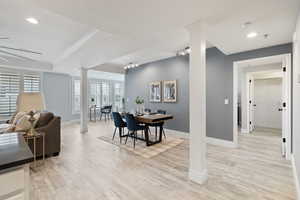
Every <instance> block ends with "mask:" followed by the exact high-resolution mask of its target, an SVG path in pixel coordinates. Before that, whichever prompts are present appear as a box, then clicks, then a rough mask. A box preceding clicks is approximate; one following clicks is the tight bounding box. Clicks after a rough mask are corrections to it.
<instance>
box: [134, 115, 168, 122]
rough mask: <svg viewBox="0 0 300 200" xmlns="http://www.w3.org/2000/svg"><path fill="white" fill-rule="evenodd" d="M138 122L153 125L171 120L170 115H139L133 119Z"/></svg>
mask: <svg viewBox="0 0 300 200" xmlns="http://www.w3.org/2000/svg"><path fill="white" fill-rule="evenodd" d="M135 118H136V119H137V120H138V121H139V122H142V123H150V124H151V123H155V122H161V121H166V120H170V119H173V118H174V117H173V116H172V115H168V114H167V115H164V114H151V115H141V116H136V117H135Z"/></svg>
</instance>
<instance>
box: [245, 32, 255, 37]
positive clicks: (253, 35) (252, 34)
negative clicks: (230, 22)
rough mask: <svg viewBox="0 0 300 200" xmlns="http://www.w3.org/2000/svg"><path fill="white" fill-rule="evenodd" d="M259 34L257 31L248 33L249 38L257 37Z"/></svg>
mask: <svg viewBox="0 0 300 200" xmlns="http://www.w3.org/2000/svg"><path fill="white" fill-rule="evenodd" d="M256 36H257V33H256V32H251V33H248V35H247V38H255V37H256Z"/></svg>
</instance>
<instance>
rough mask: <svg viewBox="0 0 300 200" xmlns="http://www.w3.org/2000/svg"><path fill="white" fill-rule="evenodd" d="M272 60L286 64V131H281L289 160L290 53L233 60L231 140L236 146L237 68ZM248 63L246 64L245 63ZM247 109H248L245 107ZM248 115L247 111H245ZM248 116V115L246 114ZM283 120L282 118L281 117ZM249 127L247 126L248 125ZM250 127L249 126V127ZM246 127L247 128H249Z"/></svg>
mask: <svg viewBox="0 0 300 200" xmlns="http://www.w3.org/2000/svg"><path fill="white" fill-rule="evenodd" d="M274 61H278V62H282V63H285V64H286V66H285V67H286V73H287V82H288V84H287V88H288V91H287V100H286V103H287V108H286V112H287V118H288V119H286V120H287V121H288V124H287V128H286V130H287V133H282V134H283V135H285V136H286V159H287V160H290V158H291V144H292V141H291V140H292V135H291V134H292V131H291V123H292V122H291V100H292V98H291V89H292V88H291V81H292V78H291V75H292V74H291V71H292V66H291V65H292V55H291V54H280V55H276V56H268V57H261V58H254V59H248V60H242V61H235V62H233V142H234V144H235V145H236V146H237V145H238V133H239V130H238V120H237V119H238V113H237V112H238V84H239V81H238V80H239V69H241V68H242V67H249V63H251V62H257V63H262V64H268V63H274ZM247 64H248V65H247ZM247 110H248V109H247ZM247 115H248V113H247ZM248 116H249V115H248ZM248 119H249V118H248ZM283 120H284V119H283ZM248 127H249V126H248ZM249 129H250V127H249ZM249 129H248V130H249Z"/></svg>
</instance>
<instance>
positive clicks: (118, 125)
mask: <svg viewBox="0 0 300 200" xmlns="http://www.w3.org/2000/svg"><path fill="white" fill-rule="evenodd" d="M112 117H113V120H114V124H115V130H114V134H113V137H112V140H114V138H115V135H116V131H117V129H119V137H120V143H122V137H123V135H124V132H125V130H124V128H125V127H127V124H126V122H124V121H123V119H122V116H121V115H120V113H118V112H113V113H112Z"/></svg>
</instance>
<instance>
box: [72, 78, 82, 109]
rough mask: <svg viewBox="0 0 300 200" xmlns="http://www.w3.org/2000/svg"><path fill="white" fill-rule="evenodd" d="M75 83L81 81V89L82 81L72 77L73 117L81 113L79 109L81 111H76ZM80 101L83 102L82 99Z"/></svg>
mask: <svg viewBox="0 0 300 200" xmlns="http://www.w3.org/2000/svg"><path fill="white" fill-rule="evenodd" d="M75 81H79V84H80V88H81V80H80V78H79V77H72V83H71V102H72V115H77V114H80V113H81V110H80V109H79V111H76V110H75ZM80 96H81V94H80ZM80 98H81V97H80ZM80 101H81V99H80ZM80 101H79V102H80ZM79 106H80V103H79Z"/></svg>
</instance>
